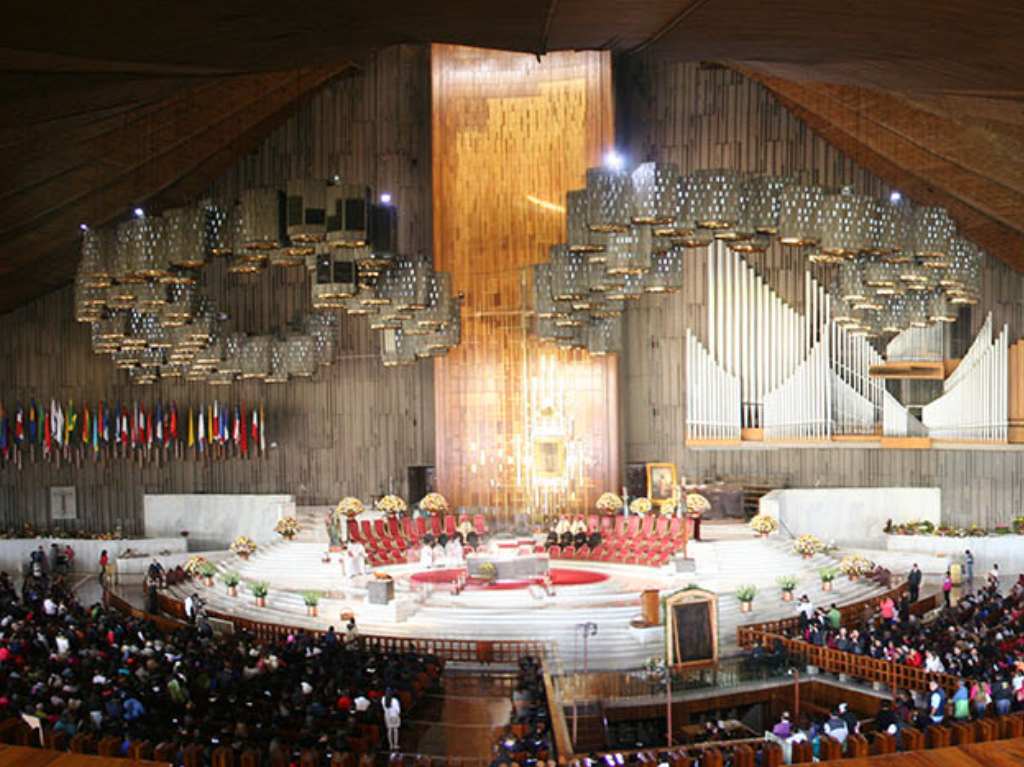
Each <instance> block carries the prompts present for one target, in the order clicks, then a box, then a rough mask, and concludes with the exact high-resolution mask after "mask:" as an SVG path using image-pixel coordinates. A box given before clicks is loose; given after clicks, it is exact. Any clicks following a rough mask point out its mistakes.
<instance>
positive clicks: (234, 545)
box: [230, 535, 257, 559]
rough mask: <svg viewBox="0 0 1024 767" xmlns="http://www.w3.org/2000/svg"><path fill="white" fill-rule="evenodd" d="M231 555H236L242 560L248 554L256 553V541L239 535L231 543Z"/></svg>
mask: <svg viewBox="0 0 1024 767" xmlns="http://www.w3.org/2000/svg"><path fill="white" fill-rule="evenodd" d="M230 548H231V553H233V554H237V555H238V556H240V557H242V558H243V559H245V558H247V557H248V556H249V555H250V554H252V553H253V552H254V551H256V549H257V546H256V541H254V540H253V539H252V538H250V537H249V536H247V535H240V536H238V537H237V538H235V540H233V541H231V546H230Z"/></svg>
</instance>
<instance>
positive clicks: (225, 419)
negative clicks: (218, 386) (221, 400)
mask: <svg viewBox="0 0 1024 767" xmlns="http://www.w3.org/2000/svg"><path fill="white" fill-rule="evenodd" d="M221 408H222V410H223V412H222V413H221V418H220V431H221V441H222V442H223V443H224V444H225V445H226V444H228V443H229V442H230V441H231V423H230V421H231V408H230V407H228V406H227V405H221Z"/></svg>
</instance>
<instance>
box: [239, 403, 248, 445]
mask: <svg viewBox="0 0 1024 767" xmlns="http://www.w3.org/2000/svg"><path fill="white" fill-rule="evenodd" d="M238 420H239V422H240V423H242V424H244V423H245V405H242V406H241V407H240V408H239V410H238ZM239 432H240V434H241V437H242V441H241V444H239V449H240V450H241V451H242V455H245V454H246V453H248V452H249V441H248V439H247V438H246V431H245V426H244V425H243V426H242V427H241V428H240V429H239Z"/></svg>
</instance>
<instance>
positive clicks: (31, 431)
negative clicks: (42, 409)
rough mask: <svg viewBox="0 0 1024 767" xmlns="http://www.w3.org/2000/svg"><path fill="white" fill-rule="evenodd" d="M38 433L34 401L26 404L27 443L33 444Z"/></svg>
mask: <svg viewBox="0 0 1024 767" xmlns="http://www.w3.org/2000/svg"><path fill="white" fill-rule="evenodd" d="M38 432H39V419H38V415H37V413H36V401H35V400H32V401H31V402H30V403H29V404H28V443H29V444H30V445H32V444H35V442H36V438H37V434H38Z"/></svg>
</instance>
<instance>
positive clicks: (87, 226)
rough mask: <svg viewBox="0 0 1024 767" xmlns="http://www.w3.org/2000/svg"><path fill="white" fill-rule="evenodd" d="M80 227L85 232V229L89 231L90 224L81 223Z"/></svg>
mask: <svg viewBox="0 0 1024 767" xmlns="http://www.w3.org/2000/svg"><path fill="white" fill-rule="evenodd" d="M78 228H79V229H81V230H82V231H83V232H85V231H88V229H89V225H88V224H79V225H78Z"/></svg>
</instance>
